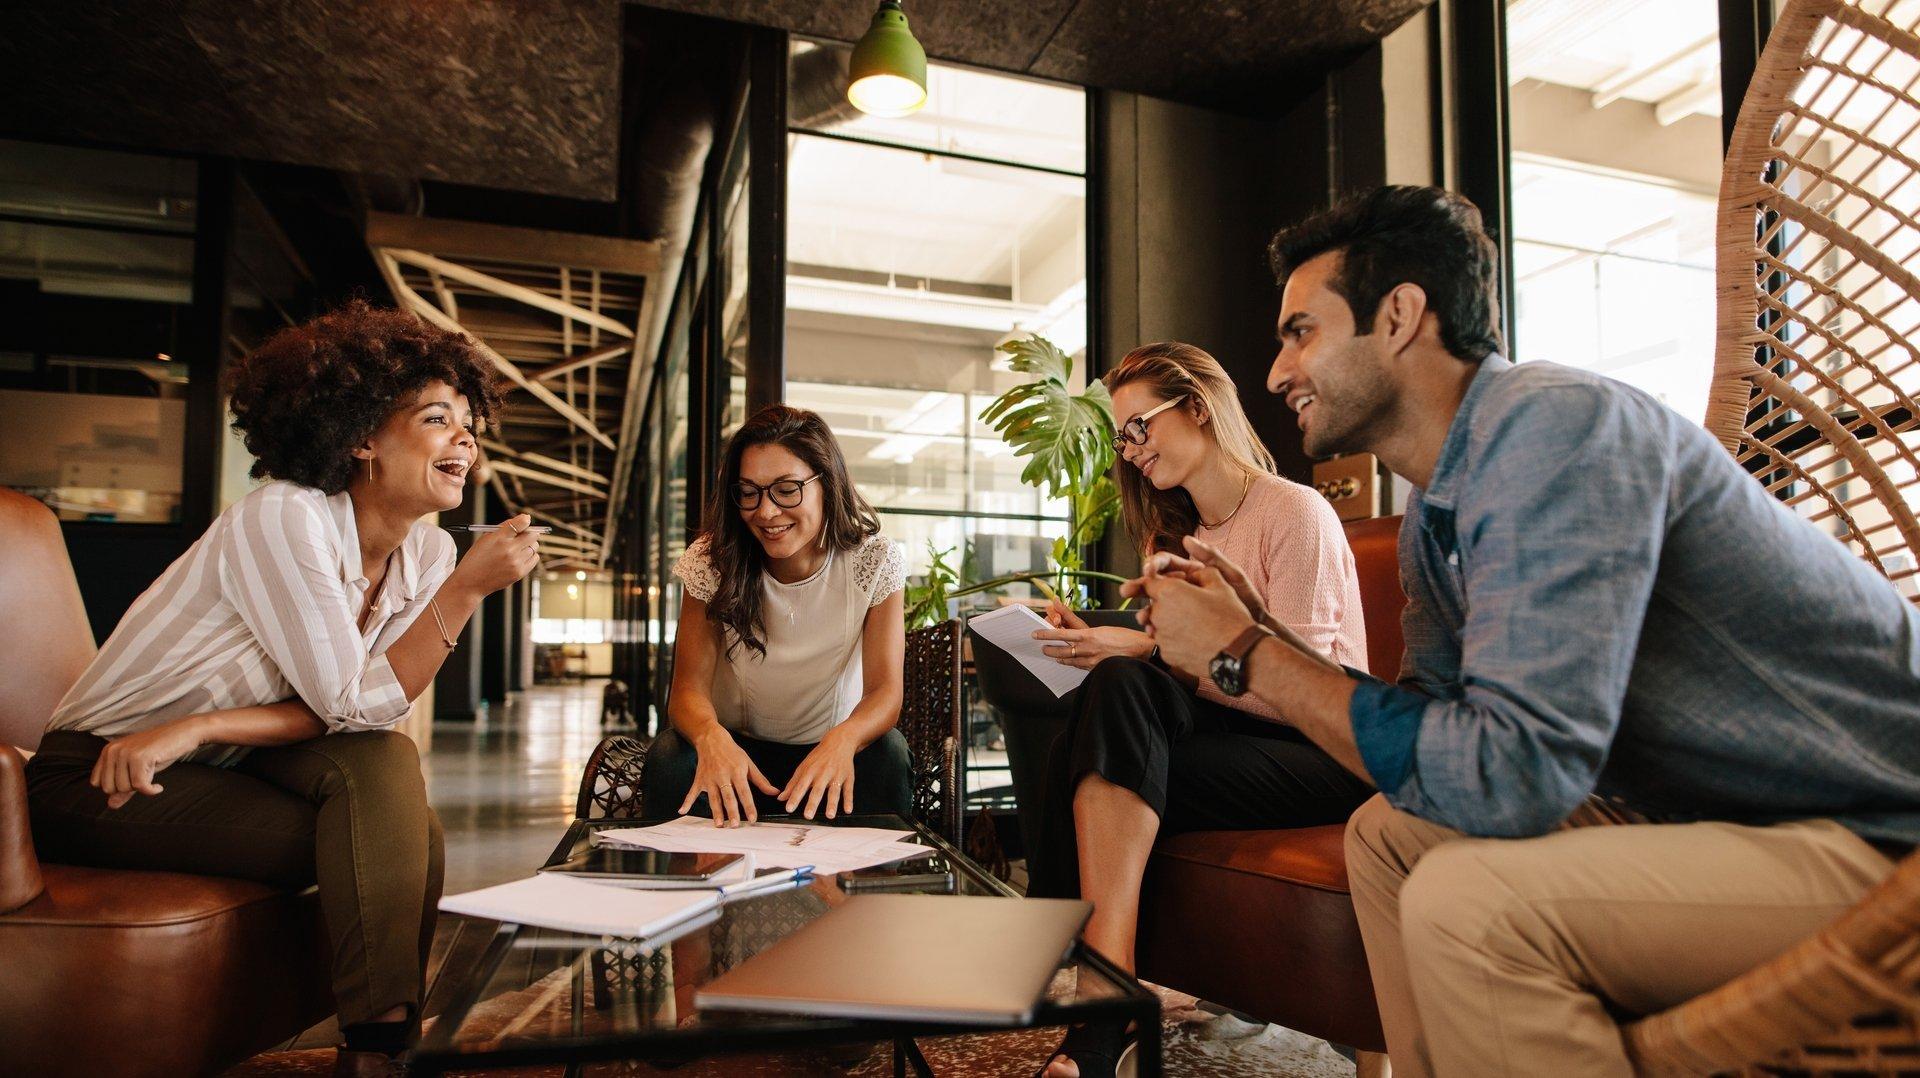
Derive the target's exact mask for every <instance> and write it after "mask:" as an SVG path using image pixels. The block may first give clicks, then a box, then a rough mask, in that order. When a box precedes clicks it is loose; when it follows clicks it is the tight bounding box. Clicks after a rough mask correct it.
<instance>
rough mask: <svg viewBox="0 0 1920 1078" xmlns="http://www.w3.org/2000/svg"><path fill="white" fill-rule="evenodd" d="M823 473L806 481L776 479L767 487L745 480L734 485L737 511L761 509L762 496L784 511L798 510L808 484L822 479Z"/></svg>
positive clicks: (809, 477) (816, 474)
mask: <svg viewBox="0 0 1920 1078" xmlns="http://www.w3.org/2000/svg"><path fill="white" fill-rule="evenodd" d="M821 474H822V473H820V472H815V473H814V474H812V475H810V476H808V477H806V478H805V479H776V480H774V481H773V482H771V483H768V484H767V485H766V486H764V487H763V486H761V485H760V484H758V483H750V482H748V481H746V480H745V479H742V480H740V481H739V482H737V483H735V484H734V485H733V504H734V507H735V508H737V509H758V508H760V495H762V494H765V495H767V496H768V497H770V498H772V499H773V504H775V505H777V506H779V507H780V508H782V509H796V508H799V505H800V496H801V494H802V492H804V491H805V490H806V489H807V484H808V483H811V482H813V481H814V480H816V479H818V478H820V476H821Z"/></svg>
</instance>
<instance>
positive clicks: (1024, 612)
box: [967, 603, 1087, 696]
mask: <svg viewBox="0 0 1920 1078" xmlns="http://www.w3.org/2000/svg"><path fill="white" fill-rule="evenodd" d="M967 628H969V629H972V630H973V631H974V632H976V633H979V634H980V635H981V636H983V637H986V639H987V642H988V643H990V644H992V645H994V646H995V647H997V648H999V649H1000V650H1001V651H1004V652H1006V653H1007V654H1009V655H1011V656H1013V657H1014V658H1015V659H1018V660H1020V665H1021V666H1024V667H1026V668H1027V672H1028V673H1030V674H1032V675H1033V676H1034V677H1037V678H1039V679H1040V684H1042V685H1045V686H1046V687H1047V688H1048V689H1049V690H1051V691H1052V692H1053V695H1055V696H1065V695H1067V694H1068V693H1070V692H1072V691H1073V690H1074V689H1077V688H1079V687H1080V683H1081V682H1082V681H1085V680H1086V679H1087V672H1086V671H1085V670H1082V669H1080V668H1079V667H1077V666H1067V665H1065V664H1063V663H1061V662H1058V661H1057V660H1055V659H1054V658H1052V657H1051V656H1049V655H1048V654H1047V653H1046V650H1045V649H1046V646H1047V641H1045V640H1035V639H1034V638H1033V634H1034V633H1037V632H1039V631H1040V630H1041V629H1051V628H1053V626H1051V625H1048V624H1047V619H1045V618H1043V617H1041V616H1040V615H1038V614H1036V613H1034V612H1033V611H1032V610H1031V609H1030V608H1028V607H1025V606H1021V605H1020V604H1018V603H1014V604H1012V605H1009V606H1003V607H1001V608H1000V609H998V610H991V611H988V612H987V613H985V614H975V615H974V616H973V617H971V618H968V619H967Z"/></svg>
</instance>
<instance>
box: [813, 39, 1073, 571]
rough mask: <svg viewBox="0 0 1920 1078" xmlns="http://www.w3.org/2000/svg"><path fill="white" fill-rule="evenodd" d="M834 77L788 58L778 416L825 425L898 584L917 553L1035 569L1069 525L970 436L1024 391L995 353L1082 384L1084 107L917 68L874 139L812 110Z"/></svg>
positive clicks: (983, 79) (984, 79) (838, 63)
mask: <svg viewBox="0 0 1920 1078" xmlns="http://www.w3.org/2000/svg"><path fill="white" fill-rule="evenodd" d="M844 70H845V58H844V55H843V54H842V52H841V50H840V48H839V47H837V46H830V45H817V44H814V43H811V42H800V43H797V44H796V45H795V46H794V49H793V56H792V66H791V90H790V93H789V100H790V101H791V102H792V103H793V104H792V113H791V122H792V137H791V147H792V152H791V156H790V158H789V162H788V166H787V169H788V173H787V176H788V182H787V190H788V194H787V199H788V220H789V221H790V222H791V224H790V225H789V228H788V233H787V265H788V278H787V353H786V355H787V391H786V395H787V400H788V401H789V402H791V403H793V404H795V405H797V406H799V407H803V408H812V409H814V410H816V411H819V412H820V413H821V414H822V415H824V416H825V417H826V418H827V420H828V422H829V423H831V424H832V425H833V428H834V430H835V432H836V433H837V434H838V435H839V437H840V442H841V445H842V447H843V448H844V449H845V451H846V453H847V457H848V464H849V466H850V467H851V469H852V471H853V477H854V481H855V482H856V483H857V484H858V485H859V487H860V489H861V491H862V492H863V493H864V494H865V495H866V496H867V498H868V499H869V500H870V501H871V502H873V504H874V506H875V507H876V508H878V509H879V510H880V512H881V514H882V518H883V523H884V526H885V529H886V533H887V535H888V537H889V538H892V539H894V540H896V541H898V542H901V543H903V544H905V546H906V548H907V556H908V560H909V563H910V565H911V567H912V571H914V572H919V571H921V570H923V569H925V568H926V565H927V561H928V556H929V548H930V547H931V548H932V549H937V550H953V551H955V552H956V553H957V554H958V553H961V552H963V551H964V552H965V554H967V555H969V556H970V557H971V564H972V565H973V566H974V567H975V568H976V569H977V571H978V572H980V573H997V572H1006V571H1009V570H1016V569H1028V568H1038V567H1041V566H1043V565H1044V563H1045V559H1046V554H1047V551H1048V550H1049V548H1050V545H1051V543H1052V541H1053V539H1054V538H1055V537H1057V536H1060V535H1064V534H1065V533H1066V528H1067V520H1066V506H1065V504H1064V503H1063V502H1059V501H1050V500H1048V499H1046V498H1044V497H1042V496H1041V495H1040V494H1039V493H1038V492H1036V491H1035V490H1034V489H1033V488H1031V487H1028V486H1026V485H1024V484H1022V483H1021V482H1020V463H1019V462H1018V461H1017V460H1016V459H1015V458H1013V457H1012V455H1011V454H1010V453H1009V452H1008V451H1007V449H1006V446H1005V445H1004V443H1002V442H1001V441H1000V439H999V438H998V437H997V436H996V435H995V434H994V433H993V431H992V430H991V429H989V428H988V427H987V426H986V425H984V424H982V423H980V422H979V420H978V416H979V414H980V412H981V410H982V409H984V408H985V407H986V405H987V404H988V403H989V402H990V401H992V400H993V398H994V397H996V396H998V395H999V394H1000V393H1002V392H1004V391H1005V390H1006V389H1007V388H1009V387H1010V386H1012V385H1014V384H1015V383H1016V381H1018V380H1019V379H1020V378H1021V377H1022V376H1017V375H1014V374H1013V373H1012V372H1010V371H1009V370H1007V368H1006V365H1005V362H1004V361H1005V357H1004V356H1003V355H1001V354H999V353H997V352H995V350H994V346H995V345H996V344H998V343H999V342H1001V341H1004V340H1007V339H1009V338H1010V337H1015V336H1024V335H1026V334H1028V333H1039V334H1042V335H1044V336H1046V337H1048V338H1049V339H1051V340H1052V341H1053V342H1054V343H1055V344H1058V345H1059V346H1060V347H1061V348H1063V349H1065V350H1066V351H1067V352H1068V353H1070V354H1074V355H1076V356H1077V357H1078V358H1079V362H1078V363H1077V364H1076V374H1077V375H1078V376H1079V377H1082V378H1084V376H1085V357H1084V352H1085V348H1086V341H1087V275H1086V265H1087V260H1086V247H1087V244H1086V178H1085V175H1084V173H1085V167H1086V160H1085V159H1086V120H1085V111H1086V104H1085V95H1084V93H1083V92H1082V91H1081V90H1079V89H1076V88H1071V87H1063V86H1056V85H1052V84H1047V83H1039V82H1033V81H1030V80H1026V79H1017V78H1011V77H1007V76H1001V75H990V74H985V73H982V72H977V71H971V70H965V69H960V68H953V67H947V66H943V65H932V66H931V67H930V69H929V73H928V80H929V85H928V90H929V99H930V100H929V104H928V106H927V108H926V109H925V110H923V111H922V112H920V113H918V114H916V115H914V116H912V117H908V118H905V119H894V120H885V119H878V118H874V117H869V116H865V115H862V114H860V113H857V112H853V111H852V110H851V109H850V108H848V107H846V106H844V104H843V102H841V101H835V99H834V97H833V95H832V94H831V93H828V94H824V95H823V94H818V93H815V92H813V91H814V89H815V83H823V84H826V85H832V80H833V79H835V78H836V77H837V76H838V75H839V74H840V73H842V72H844ZM823 101H824V102H827V104H824V105H823V104H820V103H821V102H823Z"/></svg>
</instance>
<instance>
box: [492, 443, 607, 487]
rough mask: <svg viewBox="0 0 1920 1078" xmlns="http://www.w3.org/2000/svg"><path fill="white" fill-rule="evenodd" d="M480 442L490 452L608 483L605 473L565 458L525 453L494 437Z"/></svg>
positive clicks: (593, 481)
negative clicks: (580, 465)
mask: <svg viewBox="0 0 1920 1078" xmlns="http://www.w3.org/2000/svg"><path fill="white" fill-rule="evenodd" d="M480 444H481V445H482V446H485V447H486V450H487V452H489V453H498V454H500V455H501V456H504V457H512V458H513V459H515V460H524V461H528V462H530V463H533V464H538V465H540V466H541V467H543V468H552V469H553V470H554V471H556V472H562V473H565V474H567V475H573V476H578V477H580V478H581V479H585V480H586V481H588V482H589V483H599V484H600V485H601V486H605V485H606V483H607V477H606V476H604V475H601V474H600V473H599V472H595V471H589V470H588V469H586V468H581V467H578V466H576V465H572V464H568V463H567V462H566V461H564V460H556V459H555V458H553V457H549V456H546V455H545V454H542V453H523V452H521V451H520V450H518V449H515V448H513V447H512V446H510V445H507V444H506V443H505V442H499V441H495V440H494V439H492V438H482V439H480Z"/></svg>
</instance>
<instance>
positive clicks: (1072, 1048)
mask: <svg viewBox="0 0 1920 1078" xmlns="http://www.w3.org/2000/svg"><path fill="white" fill-rule="evenodd" d="M1132 1041H1133V1034H1132V1033H1129V1032H1128V1031H1127V1027H1126V1024H1125V1023H1124V1022H1121V1023H1108V1022H1102V1023H1099V1024H1093V1023H1088V1024H1086V1025H1080V1026H1068V1027H1067V1035H1066V1036H1064V1037H1062V1038H1060V1047H1058V1048H1055V1049H1054V1050H1053V1054H1051V1055H1049V1056H1048V1057H1047V1061H1046V1062H1045V1063H1043V1064H1041V1065H1040V1069H1039V1070H1037V1071H1035V1072H1034V1078H1041V1076H1042V1075H1044V1074H1046V1073H1047V1068H1048V1067H1049V1066H1051V1065H1052V1064H1053V1061H1054V1060H1056V1059H1059V1058H1060V1057H1061V1056H1065V1057H1067V1058H1068V1059H1070V1060H1072V1061H1073V1063H1074V1065H1075V1066H1077V1067H1079V1068H1080V1078H1114V1068H1116V1067H1118V1066H1119V1065H1120V1057H1121V1056H1123V1055H1125V1054H1126V1051H1127V1048H1128V1047H1129V1045H1131V1043H1132Z"/></svg>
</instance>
